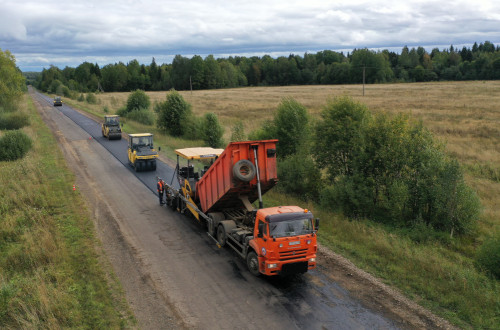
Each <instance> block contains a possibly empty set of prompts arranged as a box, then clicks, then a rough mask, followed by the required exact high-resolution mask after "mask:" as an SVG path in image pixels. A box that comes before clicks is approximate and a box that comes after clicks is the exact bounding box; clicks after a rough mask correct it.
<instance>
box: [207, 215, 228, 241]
mask: <svg viewBox="0 0 500 330" xmlns="http://www.w3.org/2000/svg"><path fill="white" fill-rule="evenodd" d="M208 217H209V218H210V219H212V227H210V226H208V227H209V228H208V232H209V233H210V235H213V236H215V235H216V234H217V228H218V227H219V223H220V222H221V221H223V220H225V217H224V213H222V212H212V213H209V214H208ZM207 225H208V223H207Z"/></svg>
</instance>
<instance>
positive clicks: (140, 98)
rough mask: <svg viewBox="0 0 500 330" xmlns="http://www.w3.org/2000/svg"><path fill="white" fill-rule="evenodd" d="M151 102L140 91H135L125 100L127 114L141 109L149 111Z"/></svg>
mask: <svg viewBox="0 0 500 330" xmlns="http://www.w3.org/2000/svg"><path fill="white" fill-rule="evenodd" d="M150 105H151V102H150V101H149V96H147V95H146V93H145V92H144V91H142V90H140V89H138V90H136V91H135V92H133V93H132V94H130V95H129V97H128V99H127V106H126V109H127V112H131V111H134V110H141V109H149V106H150Z"/></svg>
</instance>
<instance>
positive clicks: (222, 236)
mask: <svg viewBox="0 0 500 330" xmlns="http://www.w3.org/2000/svg"><path fill="white" fill-rule="evenodd" d="M217 242H219V245H220V246H224V245H226V230H225V229H224V226H223V225H219V227H217Z"/></svg>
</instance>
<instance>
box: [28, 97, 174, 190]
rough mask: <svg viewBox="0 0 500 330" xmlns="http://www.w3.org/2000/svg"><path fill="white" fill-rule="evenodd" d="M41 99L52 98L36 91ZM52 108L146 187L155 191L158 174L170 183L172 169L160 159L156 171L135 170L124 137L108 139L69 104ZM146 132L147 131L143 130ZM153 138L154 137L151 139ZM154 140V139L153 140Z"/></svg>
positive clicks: (93, 123)
mask: <svg viewBox="0 0 500 330" xmlns="http://www.w3.org/2000/svg"><path fill="white" fill-rule="evenodd" d="M38 95H39V96H41V97H42V98H43V99H45V100H46V101H47V102H48V103H50V104H51V105H52V104H53V99H52V98H49V97H48V96H46V95H44V94H41V93H38ZM54 110H57V111H60V112H61V114H63V115H65V116H67V117H69V118H70V119H71V120H73V121H74V122H75V123H76V124H77V125H78V126H80V127H81V128H83V130H85V131H86V132H87V133H88V134H89V135H90V136H91V137H92V139H94V140H96V141H98V142H99V143H100V144H101V145H102V146H103V147H104V148H106V149H107V150H108V151H109V152H110V153H111V154H112V155H113V156H115V157H116V159H118V160H119V161H120V163H122V164H123V165H125V167H127V168H128V169H129V170H130V171H131V172H133V174H134V175H135V176H136V177H137V178H139V180H141V181H142V182H143V183H144V185H146V187H148V188H149V189H151V191H153V192H154V193H156V182H157V180H156V177H157V176H159V177H161V178H163V179H164V180H165V182H167V183H169V184H170V183H171V180H172V177H173V174H174V170H173V169H172V168H171V167H170V166H168V165H167V164H165V163H164V162H162V161H157V165H156V166H157V168H156V171H145V172H135V170H134V169H133V168H132V167H131V166H130V165H129V164H128V155H127V145H128V142H127V140H126V139H123V138H122V139H121V140H111V141H110V140H108V139H106V138H105V137H103V136H102V133H101V124H100V123H97V122H96V121H95V120H93V119H90V118H89V117H87V116H84V115H82V114H81V113H79V112H78V111H75V110H73V109H72V108H71V107H70V106H68V105H65V104H64V103H63V105H62V106H54ZM144 133H148V132H144ZM153 140H154V139H153ZM153 142H154V141H153ZM173 185H174V186H177V187H178V184H177V182H176V181H175V180H174V181H173Z"/></svg>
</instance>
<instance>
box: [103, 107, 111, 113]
mask: <svg viewBox="0 0 500 330" xmlns="http://www.w3.org/2000/svg"><path fill="white" fill-rule="evenodd" d="M102 111H103V112H104V113H109V108H108V106H107V105H105V106H104V108H103V109H102Z"/></svg>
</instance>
